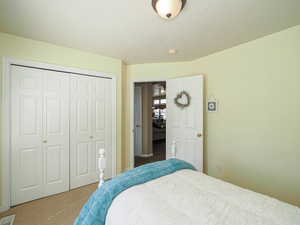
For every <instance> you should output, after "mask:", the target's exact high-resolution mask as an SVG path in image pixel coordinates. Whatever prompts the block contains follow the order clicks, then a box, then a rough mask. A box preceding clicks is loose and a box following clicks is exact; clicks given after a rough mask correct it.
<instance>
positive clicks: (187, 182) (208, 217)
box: [106, 170, 300, 225]
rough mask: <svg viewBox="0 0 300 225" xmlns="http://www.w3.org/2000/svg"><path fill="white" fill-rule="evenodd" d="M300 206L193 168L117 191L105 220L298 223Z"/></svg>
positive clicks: (179, 224)
mask: <svg viewBox="0 0 300 225" xmlns="http://www.w3.org/2000/svg"><path fill="white" fill-rule="evenodd" d="M299 224H300V209H299V208H298V207H296V206H292V205H290V204H287V203H284V202H281V201H278V200H276V199H274V198H270V197H268V196H265V195H262V194H258V193H255V192H253V191H250V190H246V189H243V188H240V187H238V186H235V185H232V184H229V183H226V182H223V181H221V180H218V179H215V178H212V177H209V176H207V175H205V174H203V173H199V172H196V171H192V170H180V171H177V172H175V173H173V174H170V175H167V176H164V177H161V178H159V179H155V180H152V181H149V182H147V183H145V184H141V185H137V186H134V187H131V188H129V189H127V190H126V191H124V192H122V193H121V194H119V195H118V196H117V197H116V198H115V199H114V200H113V202H112V205H111V206H110V208H109V211H108V214H107V216H106V225H299Z"/></svg>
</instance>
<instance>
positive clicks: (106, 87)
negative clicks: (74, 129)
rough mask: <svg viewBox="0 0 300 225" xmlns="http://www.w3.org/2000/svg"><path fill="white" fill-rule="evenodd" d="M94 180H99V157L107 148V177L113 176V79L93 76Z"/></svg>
mask: <svg viewBox="0 0 300 225" xmlns="http://www.w3.org/2000/svg"><path fill="white" fill-rule="evenodd" d="M92 84H93V87H92V91H93V94H92V120H93V121H94V122H93V123H92V136H93V139H92V149H93V152H92V155H91V156H92V176H93V177H92V182H97V181H99V171H98V163H97V158H98V157H99V156H98V153H99V151H98V150H99V149H100V148H104V149H105V157H106V160H107V164H106V168H105V178H111V177H112V95H111V94H112V80H111V79H105V78H95V77H94V78H93V81H92Z"/></svg>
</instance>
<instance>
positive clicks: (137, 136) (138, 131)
mask: <svg viewBox="0 0 300 225" xmlns="http://www.w3.org/2000/svg"><path fill="white" fill-rule="evenodd" d="M142 124H143V122H142V87H140V86H137V87H134V155H141V154H142V137H143V136H142V132H143V129H142Z"/></svg>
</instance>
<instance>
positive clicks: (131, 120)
mask: <svg viewBox="0 0 300 225" xmlns="http://www.w3.org/2000/svg"><path fill="white" fill-rule="evenodd" d="M167 80H168V79H167V78H158V79H154V78H136V79H133V80H131V81H130V87H129V88H130V90H129V98H130V99H129V100H130V102H129V105H130V112H129V116H130V118H129V124H130V131H131V132H129V135H130V141H129V145H130V147H129V168H126V170H129V169H132V168H134V85H135V83H141V82H145V83H148V82H149V83H150V82H167ZM167 93H168V90H166V94H167Z"/></svg>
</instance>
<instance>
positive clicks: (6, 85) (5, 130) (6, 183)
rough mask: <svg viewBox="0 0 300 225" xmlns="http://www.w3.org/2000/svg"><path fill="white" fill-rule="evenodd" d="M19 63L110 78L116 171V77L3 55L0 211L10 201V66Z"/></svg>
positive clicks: (6, 207) (8, 204)
mask: <svg viewBox="0 0 300 225" xmlns="http://www.w3.org/2000/svg"><path fill="white" fill-rule="evenodd" d="M11 65H21V66H27V67H34V68H40V69H48V70H55V71H61V72H65V73H73V74H74V73H75V74H79V75H80V74H81V75H87V76H95V77H103V78H110V79H112V99H113V101H112V110H113V116H112V128H113V129H112V160H113V162H112V168H113V169H112V176H113V177H114V176H116V171H117V168H116V166H117V157H116V156H117V149H116V146H117V145H116V142H117V77H116V76H115V75H112V74H108V73H103V72H96V71H91V70H83V69H77V68H72V67H64V66H56V65H50V64H46V63H39V62H32V61H24V60H16V59H12V58H6V57H3V75H2V105H1V106H2V118H1V120H2V127H1V129H2V131H1V140H2V145H1V149H2V151H1V171H2V183H1V185H2V186H1V189H2V193H1V195H2V198H1V199H2V204H3V206H2V207H1V208H0V212H1V211H2V210H3V211H5V210H8V209H9V208H10V206H11V202H10V196H11V193H10V190H11V189H10V177H11V175H10V66H11Z"/></svg>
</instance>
